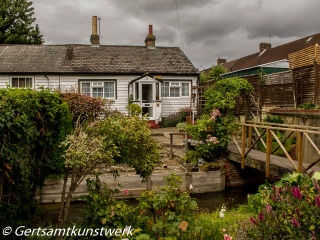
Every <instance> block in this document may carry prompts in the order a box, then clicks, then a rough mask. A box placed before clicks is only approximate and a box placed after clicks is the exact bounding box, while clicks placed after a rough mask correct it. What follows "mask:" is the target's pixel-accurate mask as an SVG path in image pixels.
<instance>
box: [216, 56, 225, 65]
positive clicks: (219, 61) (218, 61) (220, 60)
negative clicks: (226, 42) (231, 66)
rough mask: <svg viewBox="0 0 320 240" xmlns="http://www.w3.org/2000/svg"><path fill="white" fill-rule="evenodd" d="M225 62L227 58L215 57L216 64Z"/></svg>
mask: <svg viewBox="0 0 320 240" xmlns="http://www.w3.org/2000/svg"><path fill="white" fill-rule="evenodd" d="M226 62H227V59H225V58H218V59H217V66H219V65H221V64H223V63H226Z"/></svg>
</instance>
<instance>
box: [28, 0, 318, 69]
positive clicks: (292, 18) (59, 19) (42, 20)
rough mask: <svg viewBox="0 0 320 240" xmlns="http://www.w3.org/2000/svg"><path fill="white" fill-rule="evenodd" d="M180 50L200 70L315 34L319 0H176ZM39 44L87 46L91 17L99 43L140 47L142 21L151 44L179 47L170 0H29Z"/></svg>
mask: <svg viewBox="0 0 320 240" xmlns="http://www.w3.org/2000/svg"><path fill="white" fill-rule="evenodd" d="M176 1H177V4H178V11H179V19H180V27H181V33H182V43H183V50H184V52H185V54H186V55H187V56H188V58H189V59H190V60H191V61H192V62H193V64H194V65H195V67H197V68H198V69H200V70H202V69H204V68H208V67H210V66H212V65H213V64H216V62H217V58H218V57H220V58H226V59H227V61H231V60H234V59H237V58H239V57H242V56H246V55H249V54H252V53H255V52H257V51H258V50H259V43H260V42H269V35H271V38H270V39H271V44H272V46H273V47H275V46H278V45H281V44H284V43H287V42H290V41H293V40H296V39H299V38H302V37H305V36H308V35H312V34H314V33H318V32H320V21H319V20H320V14H319V9H320V1H319V0H281V1H280V0H176ZM33 7H34V8H35V10H34V12H35V17H36V22H35V23H37V24H39V27H40V31H41V33H42V34H43V36H44V40H45V44H90V35H91V31H92V30H91V19H92V16H98V17H100V18H101V36H102V37H101V40H100V42H101V44H103V45H138V46H142V45H144V39H145V37H146V35H147V34H148V25H149V24H152V25H153V26H154V35H155V36H156V38H157V40H156V46H168V47H173V46H178V47H180V48H182V46H181V40H180V33H179V25H178V19H177V11H176V5H175V0H91V1H90V0H54V1H52V0H33Z"/></svg>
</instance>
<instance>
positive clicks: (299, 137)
mask: <svg viewBox="0 0 320 240" xmlns="http://www.w3.org/2000/svg"><path fill="white" fill-rule="evenodd" d="M297 151H298V152H297V157H298V172H302V157H303V152H302V151H303V149H302V132H297Z"/></svg>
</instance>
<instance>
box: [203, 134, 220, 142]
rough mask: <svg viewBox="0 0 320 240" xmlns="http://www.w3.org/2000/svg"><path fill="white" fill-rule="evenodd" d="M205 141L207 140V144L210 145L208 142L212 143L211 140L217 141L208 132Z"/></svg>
mask: <svg viewBox="0 0 320 240" xmlns="http://www.w3.org/2000/svg"><path fill="white" fill-rule="evenodd" d="M206 141H207V143H208V145H210V143H212V142H213V144H217V143H219V142H218V140H217V138H216V137H212V136H211V135H210V134H208V136H207V140H206Z"/></svg>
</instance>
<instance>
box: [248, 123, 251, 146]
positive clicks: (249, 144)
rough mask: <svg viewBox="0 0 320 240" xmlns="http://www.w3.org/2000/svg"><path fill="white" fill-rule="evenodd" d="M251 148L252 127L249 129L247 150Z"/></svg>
mask: <svg viewBox="0 0 320 240" xmlns="http://www.w3.org/2000/svg"><path fill="white" fill-rule="evenodd" d="M251 146H252V127H251V126H250V127H249V140H248V148H250V147H251Z"/></svg>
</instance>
